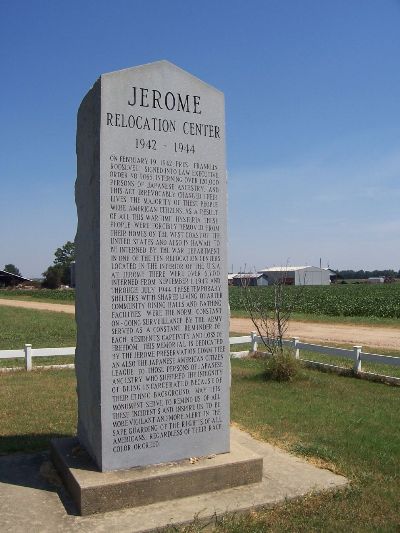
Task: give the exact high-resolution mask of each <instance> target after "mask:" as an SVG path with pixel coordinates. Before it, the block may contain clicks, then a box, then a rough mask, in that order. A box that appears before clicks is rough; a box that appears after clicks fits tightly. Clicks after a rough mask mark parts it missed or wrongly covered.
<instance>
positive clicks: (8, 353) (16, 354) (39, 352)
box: [0, 344, 75, 371]
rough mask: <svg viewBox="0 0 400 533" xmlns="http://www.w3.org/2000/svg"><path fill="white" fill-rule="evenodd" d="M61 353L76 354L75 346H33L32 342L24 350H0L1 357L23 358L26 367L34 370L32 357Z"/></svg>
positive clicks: (52, 355) (59, 354) (58, 354)
mask: <svg viewBox="0 0 400 533" xmlns="http://www.w3.org/2000/svg"><path fill="white" fill-rule="evenodd" d="M61 355H64V356H65V355H75V346H72V347H71V348H32V344H25V346H24V348H23V350H0V359H15V358H23V359H24V360H25V369H26V370H28V371H29V370H32V357H54V356H61Z"/></svg>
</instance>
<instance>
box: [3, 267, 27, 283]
mask: <svg viewBox="0 0 400 533" xmlns="http://www.w3.org/2000/svg"><path fill="white" fill-rule="evenodd" d="M22 283H32V280H31V279H28V278H24V277H22V276H18V275H17V274H12V273H11V272H7V271H6V270H0V287H15V286H16V285H21V284H22Z"/></svg>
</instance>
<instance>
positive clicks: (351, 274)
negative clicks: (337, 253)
mask: <svg viewBox="0 0 400 533" xmlns="http://www.w3.org/2000/svg"><path fill="white" fill-rule="evenodd" d="M336 273H337V276H338V278H341V279H368V278H400V270H399V271H398V272H396V271H395V270H392V269H387V270H337V271H336Z"/></svg>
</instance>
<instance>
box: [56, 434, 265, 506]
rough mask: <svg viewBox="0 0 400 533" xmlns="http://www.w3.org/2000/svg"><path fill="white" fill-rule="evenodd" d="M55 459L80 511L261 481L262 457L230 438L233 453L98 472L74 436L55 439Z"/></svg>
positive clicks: (191, 494) (189, 494)
mask: <svg viewBox="0 0 400 533" xmlns="http://www.w3.org/2000/svg"><path fill="white" fill-rule="evenodd" d="M51 455H52V459H53V462H54V464H55V466H56V468H57V470H58V472H59V474H60V476H61V477H62V479H63V481H64V484H65V486H66V488H67V489H68V491H69V493H70V494H71V496H72V499H73V500H74V502H75V504H76V506H77V508H78V510H79V513H80V514H81V515H90V514H94V513H104V512H106V511H116V510H118V509H125V508H129V507H138V506H142V505H149V504H152V503H157V502H162V501H167V500H175V499H178V498H185V497H188V496H195V495H198V494H204V493H206V492H212V491H217V490H223V489H229V488H232V487H238V486H241V485H248V484H251V483H257V482H261V480H262V471H263V460H262V457H260V456H259V455H257V454H256V453H254V452H252V451H251V450H248V449H247V448H244V447H243V446H241V445H240V444H238V443H236V442H235V441H234V440H232V439H231V451H230V452H229V453H224V454H219V455H212V456H209V457H201V458H198V459H196V458H193V459H191V460H189V459H187V460H184V461H179V462H177V463H167V464H161V465H152V466H146V467H138V468H132V469H129V470H117V471H113V472H99V471H98V470H97V468H96V466H95V464H94V462H93V461H92V459H91V458H90V457H89V455H88V454H87V453H86V452H85V451H83V450H82V449H80V447H79V441H78V440H77V439H76V438H64V439H54V440H52V442H51Z"/></svg>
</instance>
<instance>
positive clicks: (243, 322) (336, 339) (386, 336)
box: [0, 298, 400, 351]
mask: <svg viewBox="0 0 400 533" xmlns="http://www.w3.org/2000/svg"><path fill="white" fill-rule="evenodd" d="M0 305H6V306H10V307H23V308H26V309H39V310H42V311H56V312H62V313H71V314H74V313H75V306H74V305H67V304H57V303H51V302H27V301H22V300H7V299H3V298H0ZM254 329H255V328H254V326H253V324H252V322H251V321H250V320H248V319H247V318H231V322H230V330H231V331H234V332H235V333H243V334H249V333H250V331H253V330H254ZM288 336H289V337H300V340H302V341H308V342H315V343H322V344H326V345H329V343H338V344H341V343H343V344H351V345H357V344H360V345H362V346H372V347H375V348H386V349H390V350H399V351H400V328H399V329H396V328H381V327H376V326H358V325H354V326H353V325H349V324H321V323H316V322H295V321H293V322H291V323H290V328H289V331H288Z"/></svg>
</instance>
